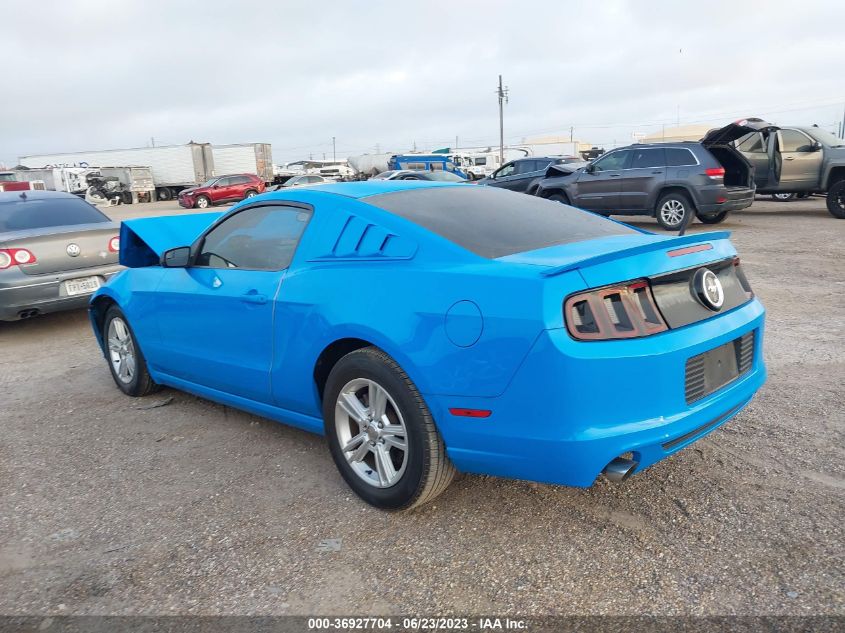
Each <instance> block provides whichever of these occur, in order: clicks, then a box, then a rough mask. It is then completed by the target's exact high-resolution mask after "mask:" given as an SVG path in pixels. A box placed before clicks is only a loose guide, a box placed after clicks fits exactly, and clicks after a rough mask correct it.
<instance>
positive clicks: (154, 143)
mask: <svg viewBox="0 0 845 633" xmlns="http://www.w3.org/2000/svg"><path fill="white" fill-rule="evenodd" d="M150 144H151V145H152V146H153V147H155V146H156V140H155V137H154V136H151V137H150Z"/></svg>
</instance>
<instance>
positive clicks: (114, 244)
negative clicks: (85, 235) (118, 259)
mask: <svg viewBox="0 0 845 633" xmlns="http://www.w3.org/2000/svg"><path fill="white" fill-rule="evenodd" d="M109 251H110V252H112V253H117V252H119V251H120V238H119V237H113V238H111V239H110V240H109Z"/></svg>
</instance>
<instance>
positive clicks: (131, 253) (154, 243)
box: [119, 212, 223, 268]
mask: <svg viewBox="0 0 845 633" xmlns="http://www.w3.org/2000/svg"><path fill="white" fill-rule="evenodd" d="M221 215H223V213H222V212H217V213H190V214H187V213H186V214H185V215H165V216H161V217H156V218H138V219H135V220H126V221H124V222H121V224H120V257H119V259H120V263H121V264H122V265H123V266H126V267H128V268H144V267H146V266H158V265H159V262H160V261H161V256H162V254H163V253H164V251H166V250H168V249H171V248H176V247H177V246H190V245H191V244H193V243H194V241H195V240H196V239H197V238H198V237H199V236H200V235H202V232H203V231H205V229H207V228H208V227H209V226H211V225H212V224H213V223H214V221H215V220H217V218H219V217H220V216H221Z"/></svg>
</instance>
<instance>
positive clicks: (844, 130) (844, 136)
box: [839, 110, 845, 138]
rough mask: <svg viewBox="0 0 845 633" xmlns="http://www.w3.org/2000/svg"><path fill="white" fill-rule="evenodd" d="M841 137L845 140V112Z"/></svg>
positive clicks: (843, 113) (844, 113)
mask: <svg viewBox="0 0 845 633" xmlns="http://www.w3.org/2000/svg"><path fill="white" fill-rule="evenodd" d="M839 136H840V138H845V110H843V111H842V132H841V133H840V134H839Z"/></svg>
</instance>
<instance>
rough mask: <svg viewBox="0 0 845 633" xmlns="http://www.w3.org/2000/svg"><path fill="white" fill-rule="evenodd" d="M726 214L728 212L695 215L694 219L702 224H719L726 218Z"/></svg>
mask: <svg viewBox="0 0 845 633" xmlns="http://www.w3.org/2000/svg"><path fill="white" fill-rule="evenodd" d="M728 213H730V212H729V211H722V212H721V213H716V214H714V215H702V214H700V213H696V214H695V217H697V218H698V219H699V221H700V222H702V223H704V224H719V222H722V221H723V220H724V219H725V218H726V217H728Z"/></svg>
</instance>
